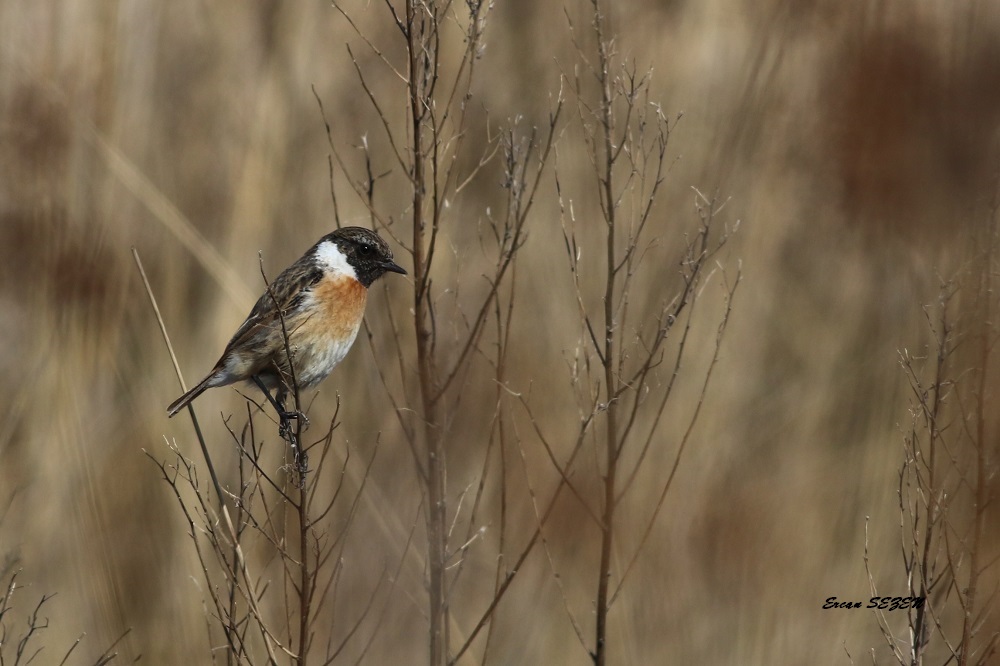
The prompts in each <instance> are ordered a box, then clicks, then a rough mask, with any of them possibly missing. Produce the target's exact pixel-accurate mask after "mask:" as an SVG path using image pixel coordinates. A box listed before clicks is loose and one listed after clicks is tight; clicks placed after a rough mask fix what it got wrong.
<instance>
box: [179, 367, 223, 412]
mask: <svg viewBox="0 0 1000 666" xmlns="http://www.w3.org/2000/svg"><path fill="white" fill-rule="evenodd" d="M214 379H217V377H216V373H214V372H213V373H211V374H210V375H209V376H208V377H205V378H204V379H203V380H201V381H200V382H198V385H197V386H195V387H194V388H193V389H191V390H190V391H188V392H187V393H185V394H184V395H182V396H181V397H179V398H177V399H176V400H174V401H173V402H172V403H170V406H169V407H167V416H168V417H170V416H174V415H175V414H176V413H177V412H179V411H181V410H182V409H184V408H185V407H187V406H188V404H190V402H191V401H192V400H194V399H195V398H197V397H198V396H199V395H201V394H202V393H204V392H205V391H207V390H208V389H210V388H212V387H214V386H217V384H215V383H213V381H212V380H214Z"/></svg>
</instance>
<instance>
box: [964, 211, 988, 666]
mask: <svg viewBox="0 0 1000 666" xmlns="http://www.w3.org/2000/svg"><path fill="white" fill-rule="evenodd" d="M986 242H987V248H988V249H987V250H986V255H985V256H984V257H983V265H982V267H981V268H980V272H979V299H978V300H979V302H980V304H981V305H980V307H981V308H982V310H981V313H980V317H979V320H978V321H977V324H978V325H979V327H980V331H979V333H980V335H979V342H980V349H979V355H980V358H979V381H978V386H977V387H976V388H977V392H976V396H975V400H976V440H975V441H974V442H972V446H973V448H974V449H975V463H974V465H975V470H974V472H975V475H976V480H975V484H974V485H973V505H972V506H973V521H974V522H973V528H972V545H971V547H970V552H969V581H968V586H967V588H966V590H967V591H966V598H965V601H964V603H963V604H962V606H963V609H964V617H963V620H962V642H961V643H960V644H959V649H958V664H959V666H966V664H968V663H969V658H970V657H971V656H972V655H973V654H974V650H973V646H972V641H973V639H974V638H975V626H974V624H975V617H974V616H975V613H976V592H977V588H978V583H979V567H980V564H979V563H980V558H981V552H980V551H981V550H982V539H983V531H984V530H985V527H986V525H985V521H986V504H987V502H988V498H987V496H986V493H987V483H988V479H987V470H986V465H987V464H988V460H987V455H986V437H987V433H986V415H987V411H986V410H987V409H989V408H988V407H987V401H986V390H987V386H988V382H987V374H988V373H989V367H990V356H991V351H992V344H991V340H990V338H991V333H992V331H993V324H992V322H993V320H992V313H993V308H992V307H991V305H992V303H993V275H992V271H993V256H994V253H995V247H996V246H995V243H996V232H995V230H994V228H993V225H992V224H991V225H990V227H989V235H988V238H987V240H986Z"/></svg>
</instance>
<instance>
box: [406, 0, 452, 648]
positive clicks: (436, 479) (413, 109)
mask: <svg viewBox="0 0 1000 666" xmlns="http://www.w3.org/2000/svg"><path fill="white" fill-rule="evenodd" d="M415 1H416V0H406V39H407V50H408V56H409V60H408V65H407V67H408V77H409V90H408V92H409V96H410V122H411V124H412V129H413V135H412V139H413V173H412V180H413V278H414V280H413V282H414V292H413V307H414V315H413V324H414V333H415V335H416V341H417V374H418V375H419V381H420V395H421V402H422V407H423V423H424V441H425V443H426V446H427V503H428V507H427V540H428V544H427V550H428V564H429V569H430V590H429V597H430V598H429V602H430V609H429V610H430V664H431V666H440V665H441V664H445V663H446V659H447V622H446V615H447V608H446V603H447V600H446V591H445V576H444V573H445V572H444V566H445V556H446V543H445V540H446V538H447V534H446V531H445V501H444V472H445V470H444V460H443V449H442V442H441V437H440V430H439V428H438V424H439V420H438V415H437V401H436V400H435V399H434V395H435V386H436V383H437V382H436V381H435V377H434V364H433V359H432V358H431V355H432V354H433V349H432V347H433V339H432V335H433V333H432V331H431V326H430V315H429V312H428V300H427V299H428V293H427V286H428V284H429V280H428V276H427V268H428V267H427V248H426V247H425V243H426V222H425V220H424V196H425V189H426V175H425V173H424V167H425V164H424V160H425V159H426V151H425V149H424V145H423V144H424V135H423V130H424V124H423V119H424V110H425V108H428V106H429V104H430V101H431V100H426V99H424V95H425V91H424V90H423V87H422V84H421V82H422V81H423V79H424V72H423V69H422V64H421V63H422V52H423V45H422V37H423V35H422V34H421V35H420V36H418V35H417V33H416V30H417V29H418V26H417V23H418V19H417V16H416V14H417V11H416V8H415V6H414V3H415ZM425 20H426V19H425ZM431 29H432V30H433V29H434V27H433V26H432V27H431ZM431 138H432V139H434V137H431Z"/></svg>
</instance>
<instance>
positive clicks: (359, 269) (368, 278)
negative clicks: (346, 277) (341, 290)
mask: <svg viewBox="0 0 1000 666" xmlns="http://www.w3.org/2000/svg"><path fill="white" fill-rule="evenodd" d="M323 240H324V241H332V242H333V243H336V244H337V247H338V248H339V249H340V251H341V252H342V253H343V254H344V257H345V258H346V259H347V263H349V264H350V265H351V267H352V268H353V269H354V273H355V274H356V275H357V278H358V282H360V283H361V284H363V285H365V286H366V287H369V286H371V284H372V282H374V281H375V280H377V279H379V278H380V277H382V276H383V275H385V274H386V273H387V272H392V273H399V274H401V275H406V271H405V270H403V269H402V267H400V266H399V265H398V264H396V263H395V262H394V261H393V260H392V250H390V249H389V246H388V245H386V242H385V241H384V240H382V238H381V236H379V235H378V234H377V233H375V232H374V231H372V230H371V229H365V228H364V227H344V228H343V229H337V230H336V231H334V232H333V233H331V234H328V235H327V236H326V237H325V238H324V239H323ZM321 242H322V241H321Z"/></svg>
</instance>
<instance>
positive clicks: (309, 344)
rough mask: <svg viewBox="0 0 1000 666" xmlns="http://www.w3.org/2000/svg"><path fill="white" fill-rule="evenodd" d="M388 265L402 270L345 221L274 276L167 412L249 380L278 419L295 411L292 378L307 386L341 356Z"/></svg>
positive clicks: (371, 237) (374, 239)
mask: <svg viewBox="0 0 1000 666" xmlns="http://www.w3.org/2000/svg"><path fill="white" fill-rule="evenodd" d="M386 272H392V273H399V274H401V275H406V271H405V270H403V269H402V268H401V267H400V266H399V265H397V264H396V263H395V262H394V261H393V259H392V251H390V250H389V246H388V245H386V243H385V241H384V240H382V238H381V237H380V236H379V235H378V234H376V233H375V232H374V231H370V230H368V229H364V228H362V227H344V228H343V229H337V230H336V231H334V232H333V233H330V234H327V235H326V236H323V238H321V239H320V240H319V242H317V243H316V244H315V245H313V246H312V248H310V250H309V251H308V252H306V253H305V255H303V256H302V258H301V259H299V260H298V261H296V262H295V263H294V264H292V265H291V266H289V267H288V268H286V269H285V270H284V271H283V272H282V273H281V275H279V276H278V277H277V278H276V279H275V280H274V282H272V283H271V285H270V288H269V289H268V290H267V291H265V292H264V294H263V295H262V296H261V297H260V298H259V299H257V304H256V305H254V306H253V310H251V311H250V315H249V316H248V317H247V318H246V321H244V322H243V324H242V325H241V326H240V327H239V328H238V329H237V330H236V333H235V334H234V335H233V338H232V339H231V340H230V341H229V344H228V345H226V350H225V351H224V352H222V358H220V359H219V361H218V362H217V363H216V364H215V367H214V368H212V371H211V372H209V373H208V376H207V377H205V378H204V379H202V380H201V381H200V382H198V384H197V385H196V386H195V387H194V388H192V389H191V390H190V391H188V392H187V393H185V394H184V395H182V396H181V397H179V398H177V400H175V401H174V402H173V403H172V404H171V405H170V406H169V407H167V414H169V415H170V416H173V415H174V414H176V413H177V412H179V411H180V410H181V409H183V408H184V407H186V406H187V405H188V403H190V402H191V401H192V400H194V399H195V398H197V397H198V396H199V395H201V394H202V393H204V392H205V391H206V390H207V389H210V388H215V387H217V386H227V385H229V384H233V383H235V382H238V381H252V382H254V383H255V384H256V385H257V386H258V387H259V388H260V389H261V391H263V392H264V394H265V395H266V396H267V399H268V401H270V402H271V403H272V405H274V407H275V409H277V410H278V414H279V416H280V417H281V419H282V421H284V420H285V419H287V418H288V417H289V416H293V414H289V413H287V412H285V409H284V397H285V395H286V394H287V393H288V391H289V390H291V388H292V386H293V379H294V383H295V385H297V386H298V388H300V389H307V388H312V387H314V386H316V385H317V384H319V383H320V382H321V381H323V380H324V379H326V377H327V375H329V374H330V372H331V371H332V370H333V369H334V368H335V367H337V364H338V363H340V362H341V361H342V360H344V357H345V356H346V355H347V352H348V350H349V349H350V348H351V345H352V344H354V339H355V338H356V337H357V335H358V329H359V328H360V327H361V320H362V319H363V317H364V314H365V301H366V299H367V297H368V287H370V286H371V284H372V283H373V282H375V280H377V279H379V278H380V277H382V276H383V275H385V273H386ZM279 312H280V313H281V314H280V315H279ZM286 334H287V345H286V340H285V336H286ZM289 357H290V358H289ZM289 361H290V362H289ZM271 390H274V391H275V396H274V397H273V398H272V397H271V393H270V391H271Z"/></svg>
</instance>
